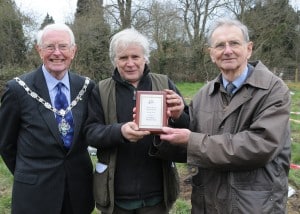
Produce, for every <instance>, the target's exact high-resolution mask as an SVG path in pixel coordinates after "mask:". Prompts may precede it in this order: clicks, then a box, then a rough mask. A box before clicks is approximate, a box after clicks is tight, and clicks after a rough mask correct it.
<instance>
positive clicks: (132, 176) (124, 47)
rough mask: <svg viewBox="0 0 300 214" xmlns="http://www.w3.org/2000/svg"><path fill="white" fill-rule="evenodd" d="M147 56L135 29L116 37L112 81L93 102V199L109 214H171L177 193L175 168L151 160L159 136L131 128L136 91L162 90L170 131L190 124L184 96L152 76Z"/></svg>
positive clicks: (89, 132)
mask: <svg viewBox="0 0 300 214" xmlns="http://www.w3.org/2000/svg"><path fill="white" fill-rule="evenodd" d="M149 55H150V50H149V42H148V40H147V39H146V37H145V36H143V35H142V34H140V33H139V32H137V31H136V30H135V29H125V30H123V31H121V32H119V33H117V34H115V35H114V36H113V37H112V40H111V43H110V58H111V61H112V63H113V65H114V67H115V69H114V72H113V75H112V77H111V78H108V79H105V80H102V81H100V82H99V84H98V86H97V87H95V88H94V90H93V93H92V96H91V99H90V101H89V111H88V120H87V124H86V127H85V133H86V137H87V140H88V142H89V145H91V146H93V147H95V148H97V157H98V163H97V164H96V170H95V174H94V196H95V200H96V206H97V208H98V209H99V210H101V212H102V213H105V214H110V213H122V214H133V213H141V214H143V213H154V214H167V213H168V212H169V210H170V209H171V207H172V205H173V203H174V202H175V200H176V198H177V196H178V193H179V185H178V175H177V171H176V167H175V164H174V163H172V162H171V161H170V160H162V159H158V158H155V157H153V156H151V155H149V149H150V147H151V145H152V144H153V142H154V139H155V135H154V134H151V133H150V132H149V131H140V130H138V126H137V124H136V123H135V122H133V109H134V107H135V103H136V91H162V90H164V91H165V92H166V101H167V112H168V118H169V119H168V120H169V121H168V122H169V123H168V124H169V126H173V127H187V126H188V124H189V116H188V107H187V105H186V104H185V102H184V100H183V98H182V97H181V95H180V92H179V91H178V89H177V88H176V86H175V85H174V83H173V82H172V81H171V80H170V79H169V78H168V77H167V76H165V75H160V74H154V73H150V69H149V67H148V63H149ZM177 151H178V150H177ZM179 151H180V152H179V153H181V154H179V155H178V157H177V159H176V158H175V159H173V160H174V161H180V162H185V161H186V149H185V148H182V149H181V150H179Z"/></svg>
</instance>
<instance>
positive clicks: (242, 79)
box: [222, 66, 248, 88]
mask: <svg viewBox="0 0 300 214" xmlns="http://www.w3.org/2000/svg"><path fill="white" fill-rule="evenodd" d="M247 75H248V66H246V68H245V69H244V71H243V72H242V73H241V75H240V76H238V78H236V79H235V80H234V81H233V82H232V83H233V84H234V85H235V87H236V88H239V87H240V86H241V85H242V84H243V83H244V82H245V80H246V79H247ZM222 81H223V85H224V88H226V86H227V84H228V83H229V82H228V81H227V80H226V79H225V78H224V77H223V76H222Z"/></svg>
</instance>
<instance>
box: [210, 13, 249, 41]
mask: <svg viewBox="0 0 300 214" xmlns="http://www.w3.org/2000/svg"><path fill="white" fill-rule="evenodd" d="M222 26H235V27H238V28H239V29H241V31H242V34H243V36H244V40H245V42H249V41H250V40H249V30H248V28H247V26H246V25H244V24H243V23H241V22H240V21H239V20H237V19H230V18H220V19H218V20H216V21H215V22H214V23H213V24H212V25H211V27H210V29H209V31H208V34H207V43H208V45H209V46H211V45H212V44H211V43H212V41H211V37H212V34H213V33H214V31H215V30H216V29H217V28H219V27H222Z"/></svg>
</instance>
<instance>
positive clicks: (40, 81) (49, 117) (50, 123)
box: [33, 67, 63, 147]
mask: <svg viewBox="0 0 300 214" xmlns="http://www.w3.org/2000/svg"><path fill="white" fill-rule="evenodd" d="M33 86H34V89H33V90H34V91H35V92H36V93H37V94H38V95H39V96H40V97H42V98H43V99H44V100H45V101H46V102H48V103H50V104H51V100H50V95H49V91H48V87H47V84H46V80H45V77H44V75H43V71H42V67H40V68H39V69H38V70H37V71H36V75H35V78H34V82H33ZM38 110H39V112H40V115H41V117H42V118H43V119H44V121H45V124H46V125H47V127H48V129H49V130H50V132H51V133H52V135H53V136H54V138H55V139H56V141H57V142H58V143H59V144H60V145H61V146H62V147H63V142H62V139H61V137H60V135H59V130H58V126H57V122H56V120H55V116H54V113H53V112H52V111H51V110H49V109H47V108H46V107H45V106H44V105H43V104H42V103H40V104H39V106H38Z"/></svg>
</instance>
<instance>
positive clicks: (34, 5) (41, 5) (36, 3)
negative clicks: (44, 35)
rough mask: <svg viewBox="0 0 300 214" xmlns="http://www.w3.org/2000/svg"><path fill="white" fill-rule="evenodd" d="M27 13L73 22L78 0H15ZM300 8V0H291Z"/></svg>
mask: <svg viewBox="0 0 300 214" xmlns="http://www.w3.org/2000/svg"><path fill="white" fill-rule="evenodd" d="M14 1H15V2H16V5H17V6H18V7H19V8H20V10H21V11H22V12H23V13H25V14H30V15H31V17H34V18H35V19H36V20H38V22H39V23H41V22H42V21H43V20H44V18H45V16H46V14H47V13H48V14H49V15H50V16H52V17H53V19H54V21H55V22H62V23H64V22H71V21H72V19H73V16H74V13H75V11H76V6H77V0H14ZM290 3H291V4H292V5H293V7H295V8H296V9H299V10H300V0H290Z"/></svg>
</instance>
